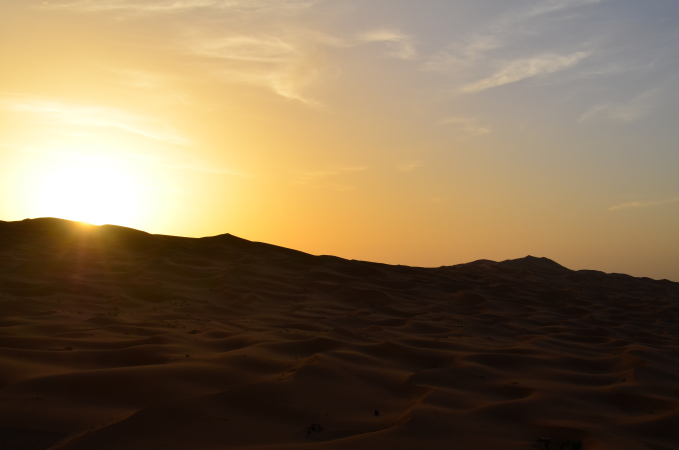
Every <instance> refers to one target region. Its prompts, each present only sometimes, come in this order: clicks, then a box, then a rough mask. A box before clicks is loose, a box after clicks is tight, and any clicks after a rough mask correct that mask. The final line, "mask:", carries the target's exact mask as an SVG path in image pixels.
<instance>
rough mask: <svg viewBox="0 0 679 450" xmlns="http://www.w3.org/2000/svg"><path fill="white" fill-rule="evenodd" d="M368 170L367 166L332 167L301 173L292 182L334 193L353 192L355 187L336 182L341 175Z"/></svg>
mask: <svg viewBox="0 0 679 450" xmlns="http://www.w3.org/2000/svg"><path fill="white" fill-rule="evenodd" d="M366 170H368V167H367V166H333V167H330V168H328V169H322V170H314V171H306V172H301V173H299V174H298V175H297V178H296V179H295V181H294V182H293V184H294V185H297V186H302V187H306V188H326V189H333V190H336V191H353V190H356V189H357V187H356V186H353V185H349V184H346V183H342V182H340V181H338V180H337V179H338V178H341V177H342V176H343V175H347V174H350V173H355V172H363V171H366Z"/></svg>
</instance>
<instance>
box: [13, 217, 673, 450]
mask: <svg viewBox="0 0 679 450" xmlns="http://www.w3.org/2000/svg"><path fill="white" fill-rule="evenodd" d="M678 325H679V283H673V282H670V281H667V280H660V281H658V280H651V279H648V278H634V277H630V276H627V275H622V274H606V273H603V272H598V271H592V270H587V271H574V270H570V269H567V268H565V267H563V266H561V265H559V264H558V263H556V262H554V261H552V260H550V259H547V258H538V257H533V256H527V257H525V258H521V259H515V260H508V261H502V262H494V261H489V260H480V261H475V262H472V263H468V264H459V265H454V266H445V267H439V268H421V267H407V266H392V265H387V264H379V263H371V262H364V261H354V260H346V259H342V258H338V257H334V256H313V255H309V254H306V253H303V252H299V251H296V250H290V249H287V248H283V247H278V246H275V245H269V244H264V243H257V242H251V241H247V240H245V239H241V238H238V237H235V236H232V235H229V234H225V235H219V236H214V237H206V238H183V237H175V236H163V235H152V234H149V233H145V232H142V231H138V230H133V229H129V228H124V227H118V226H111V225H105V226H101V227H94V226H82V225H81V224H78V223H74V222H69V221H65V220H61V219H52V218H43V219H33V220H24V221H21V222H1V221H0V449H3V450H15V449H36V450H37V449H48V448H50V449H51V448H53V449H64V450H66V449H68V450H71V449H73V450H75V449H83V450H85V449H87V450H90V449H101V450H106V449H123V448H124V449H129V450H133V449H140V450H141V449H143V450H148V449H182V450H184V449H215V450H216V449H226V448H250V449H254V448H256V449H264V448H266V449H346V448H352V449H381V448H384V449H415V448H422V449H451V448H456V449H491V448H493V449H496V448H497V449H500V448H501V449H516V450H518V449H530V448H537V449H541V448H563V449H575V448H583V449H588V450H589V449H601V450H607V449H610V450H612V449H622V448H624V449H658V450H659V449H673V448H676V445H677V442H679V384H678V383H677V380H679V347H678V346H677V342H678V338H679V326H678Z"/></svg>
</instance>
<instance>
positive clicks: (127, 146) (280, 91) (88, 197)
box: [0, 0, 679, 281]
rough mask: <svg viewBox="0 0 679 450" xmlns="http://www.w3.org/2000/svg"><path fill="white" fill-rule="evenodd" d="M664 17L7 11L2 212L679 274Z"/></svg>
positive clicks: (350, 252) (392, 251) (518, 9)
mask: <svg viewBox="0 0 679 450" xmlns="http://www.w3.org/2000/svg"><path fill="white" fill-rule="evenodd" d="M472 3H473V4H472ZM645 5H646V3H644V5H640V4H638V3H636V2H626V1H612V0H608V1H607V0H542V1H517V2H505V1H502V0H485V1H479V2H450V1H434V0H428V1H408V0H402V1H393V0H392V1H387V0H374V1H371V2H359V1H329V0H328V1H320V0H319V1H315V0H280V1H274V0H251V1H239V0H229V1H226V0H155V1H152V0H97V1H85V0H62V1H50V2H39V1H32V0H8V1H5V2H3V3H2V4H0V63H1V64H2V74H1V75H0V180H1V181H0V187H1V188H2V194H0V219H2V220H21V219H24V218H26V217H41V216H56V217H63V218H67V219H73V220H84V221H89V222H92V223H115V224H119V225H124V226H130V227H134V228H138V229H143V230H145V231H149V232H152V233H163V234H173V235H181V236H196V237H197V236H207V235H215V234H221V233H232V234H235V235H237V236H241V237H244V238H246V239H251V240H257V241H263V242H269V243H273V244H277V245H282V246H286V247H291V248H295V249H299V250H302V251H306V252H309V253H314V254H333V255H338V256H342V257H346V258H354V259H363V260H371V261H379V262H385V263H394V264H407V265H420V266H440V265H450V264H457V263H462V262H468V261H472V260H476V259H482V258H484V259H493V260H502V259H508V258H516V257H522V256H525V255H527V254H531V255H535V256H546V257H549V258H552V259H554V260H556V261H558V262H559V263H561V264H563V265H565V266H567V267H570V268H573V269H598V270H604V271H608V272H624V273H629V274H632V275H636V276H649V277H653V278H669V279H673V280H675V281H679V233H677V230H679V176H678V175H677V174H679V151H678V150H677V142H679V139H678V137H679V132H678V131H677V128H678V127H677V126H676V118H677V117H679V115H678V113H679V106H678V105H679V101H678V100H679V98H678V97H679V75H677V74H679V70H678V69H679V67H677V66H678V65H679V64H678V61H679V58H677V56H679V55H678V54H679V35H677V33H676V23H677V19H679V6H677V3H676V2H674V1H673V0H657V1H654V2H653V5H654V6H653V8H650V7H646V6H645Z"/></svg>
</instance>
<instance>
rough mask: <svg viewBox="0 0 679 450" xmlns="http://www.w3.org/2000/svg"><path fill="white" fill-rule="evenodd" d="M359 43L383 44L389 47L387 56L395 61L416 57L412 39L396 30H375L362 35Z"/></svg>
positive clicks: (359, 37)
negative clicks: (395, 59)
mask: <svg viewBox="0 0 679 450" xmlns="http://www.w3.org/2000/svg"><path fill="white" fill-rule="evenodd" d="M358 41H359V42H383V43H386V44H387V45H388V46H389V50H388V51H387V53H386V54H387V56H390V57H392V58H397V59H414V58H415V57H416V56H417V52H416V51H415V45H414V44H413V38H412V37H411V36H408V35H407V34H404V33H401V32H400V31H396V30H388V29H377V30H373V31H369V32H367V33H362V34H360V35H359V36H358Z"/></svg>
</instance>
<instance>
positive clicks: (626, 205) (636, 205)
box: [608, 197, 679, 211]
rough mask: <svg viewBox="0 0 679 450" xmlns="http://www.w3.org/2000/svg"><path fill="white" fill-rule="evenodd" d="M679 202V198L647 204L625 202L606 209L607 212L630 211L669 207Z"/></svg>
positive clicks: (648, 202)
mask: <svg viewBox="0 0 679 450" xmlns="http://www.w3.org/2000/svg"><path fill="white" fill-rule="evenodd" d="M677 202H679V197H675V198H668V199H665V200H656V201H647V202H641V201H635V202H627V203H621V204H619V205H615V206H611V207H610V208H608V210H609V211H619V210H621V209H630V208H649V207H652V206H663V205H669V204H671V203H677Z"/></svg>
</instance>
